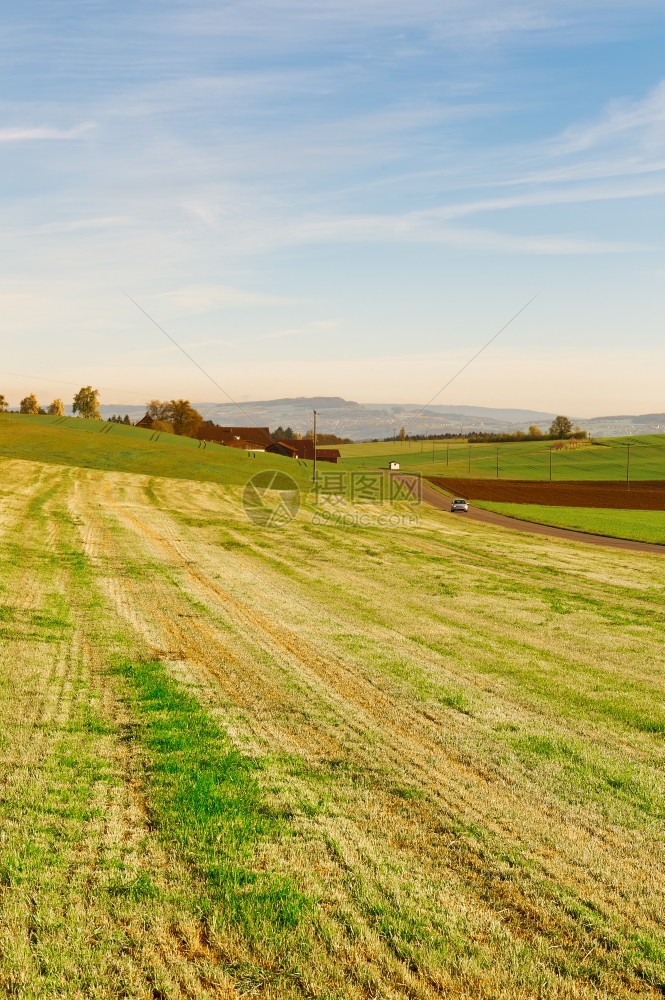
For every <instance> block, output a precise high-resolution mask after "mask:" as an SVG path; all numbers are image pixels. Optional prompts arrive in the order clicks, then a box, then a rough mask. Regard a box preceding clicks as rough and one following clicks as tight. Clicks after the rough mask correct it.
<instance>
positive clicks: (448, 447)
mask: <svg viewBox="0 0 665 1000" xmlns="http://www.w3.org/2000/svg"><path fill="white" fill-rule="evenodd" d="M446 465H450V441H446Z"/></svg>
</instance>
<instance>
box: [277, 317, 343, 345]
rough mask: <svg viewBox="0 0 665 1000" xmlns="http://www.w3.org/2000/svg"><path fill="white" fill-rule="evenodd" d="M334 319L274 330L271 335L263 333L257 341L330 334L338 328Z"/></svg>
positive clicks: (317, 320) (318, 320) (316, 320)
mask: <svg viewBox="0 0 665 1000" xmlns="http://www.w3.org/2000/svg"><path fill="white" fill-rule="evenodd" d="M338 325H339V324H338V322H337V320H334V319H315V320H313V321H312V322H311V323H305V324H304V326H294V327H291V328H290V329H287V330H274V331H273V332H272V333H264V334H263V335H262V336H260V337H259V338H258V339H259V340H277V339H279V338H281V337H311V336H315V335H316V334H326V333H330V331H331V330H334V329H336V327H337V326H338Z"/></svg>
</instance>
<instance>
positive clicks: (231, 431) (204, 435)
mask: <svg viewBox="0 0 665 1000" xmlns="http://www.w3.org/2000/svg"><path fill="white" fill-rule="evenodd" d="M196 436H197V438H198V439H199V441H216V442H217V444H224V445H227V447H229V448H244V449H245V450H246V451H265V450H266V448H267V446H268V445H269V444H270V442H271V440H272V439H271V437H270V430H269V428H268V427H219V426H218V425H217V424H202V425H201V426H200V427H199V429H198V432H197V434H196Z"/></svg>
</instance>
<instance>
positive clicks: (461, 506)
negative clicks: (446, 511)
mask: <svg viewBox="0 0 665 1000" xmlns="http://www.w3.org/2000/svg"><path fill="white" fill-rule="evenodd" d="M468 509H469V505H468V503H467V502H466V500H461V499H459V498H458V499H457V500H453V502H452V503H451V505H450V510H451V512H452V513H453V514H454V513H455V511H457V510H463V511H467V510H468Z"/></svg>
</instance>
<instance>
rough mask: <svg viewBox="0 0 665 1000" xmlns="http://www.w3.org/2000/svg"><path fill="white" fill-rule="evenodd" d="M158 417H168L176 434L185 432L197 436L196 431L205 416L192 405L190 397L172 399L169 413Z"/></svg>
mask: <svg viewBox="0 0 665 1000" xmlns="http://www.w3.org/2000/svg"><path fill="white" fill-rule="evenodd" d="M151 415H152V414H151ZM158 419H162V420H164V419H166V420H167V421H168V423H170V424H173V430H174V432H175V433H176V434H183V435H185V436H186V437H196V432H197V431H198V429H199V427H200V426H201V424H202V423H203V417H202V416H201V414H200V413H199V411H198V410H195V409H194V407H193V406H191V404H190V402H189V400H188V399H172V400H171V402H170V403H169V412H168V415H167V416H166V417H161V418H158Z"/></svg>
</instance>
